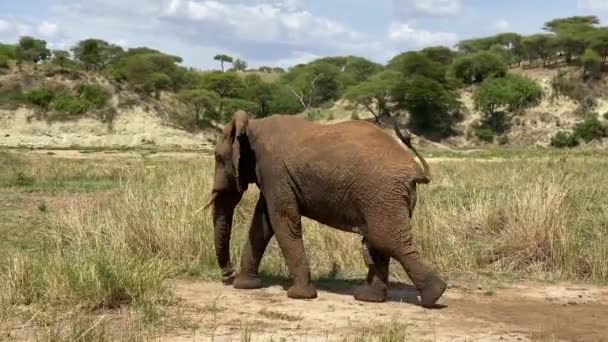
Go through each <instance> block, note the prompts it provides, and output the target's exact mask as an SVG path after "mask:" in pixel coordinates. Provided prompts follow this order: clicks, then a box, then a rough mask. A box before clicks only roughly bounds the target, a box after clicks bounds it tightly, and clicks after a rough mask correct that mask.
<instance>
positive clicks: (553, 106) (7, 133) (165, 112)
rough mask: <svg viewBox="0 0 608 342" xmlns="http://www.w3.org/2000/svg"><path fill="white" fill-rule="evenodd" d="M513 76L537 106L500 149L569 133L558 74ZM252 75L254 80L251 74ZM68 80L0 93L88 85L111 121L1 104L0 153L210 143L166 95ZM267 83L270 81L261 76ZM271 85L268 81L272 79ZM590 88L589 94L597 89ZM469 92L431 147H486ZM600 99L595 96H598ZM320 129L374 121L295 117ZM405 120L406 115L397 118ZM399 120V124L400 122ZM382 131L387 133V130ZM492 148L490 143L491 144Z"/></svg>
mask: <svg viewBox="0 0 608 342" xmlns="http://www.w3.org/2000/svg"><path fill="white" fill-rule="evenodd" d="M513 72H514V73H518V74H521V75H523V76H525V77H528V78H530V79H533V80H535V81H536V82H538V83H539V84H540V85H541V86H542V88H543V92H544V94H543V98H542V101H541V102H540V103H539V104H538V105H536V106H533V107H531V108H528V109H526V110H524V111H522V112H521V113H518V114H517V116H515V118H514V120H513V125H512V126H511V128H510V129H509V131H508V132H506V133H505V134H504V136H506V140H503V141H502V142H501V144H504V145H511V146H535V145H539V146H547V145H549V144H550V142H551V138H552V137H553V136H555V134H556V133H557V132H559V131H561V130H572V129H573V127H574V126H575V125H576V124H577V123H579V122H581V121H582V120H583V117H582V116H581V114H580V113H579V112H580V111H579V104H578V103H577V102H576V101H574V100H572V99H570V98H568V97H563V96H562V97H559V98H552V96H551V95H552V93H553V91H552V89H551V80H552V79H553V78H554V77H556V75H558V73H559V71H558V70H551V69H529V70H525V69H521V68H520V69H514V71H513ZM254 74H255V73H254ZM79 75H80V76H78V77H76V79H75V77H74V76H73V75H72V74H62V73H48V72H46V74H45V71H44V70H40V69H38V70H34V69H33V68H32V69H30V70H28V71H26V72H23V71H21V72H20V71H18V70H17V69H16V68H12V69H10V70H9V71H8V72H5V73H4V74H3V75H0V84H1V85H2V88H0V89H10V88H12V87H15V86H18V87H19V88H21V89H22V90H23V91H27V90H29V89H35V88H37V87H40V86H41V85H42V84H53V85H55V86H63V87H66V88H75V87H76V86H77V85H78V84H82V83H86V84H94V85H98V86H100V87H104V88H105V89H109V90H110V92H111V98H110V101H109V105H108V108H106V109H105V111H106V112H109V113H112V119H111V122H108V120H105V119H104V118H103V116H100V115H99V114H100V113H99V112H90V113H86V114H85V115H81V116H77V117H75V118H70V117H67V118H65V117H60V118H59V120H54V119H53V115H52V114H53V113H50V114H51V115H50V117H49V113H46V114H47V115H46V116H44V115H41V113H40V110H38V109H36V108H35V107H32V106H28V105H25V104H18V105H12V106H11V105H9V104H8V101H4V103H3V106H2V107H1V108H0V137H2V139H0V146H5V147H33V148H43V147H44V148H71V147H72V148H78V147H80V148H130V147H131V148H132V147H147V148H160V149H197V150H198V149H208V148H210V146H211V142H210V141H211V140H212V139H213V135H214V133H213V130H211V129H206V130H197V131H196V132H189V131H188V130H186V129H185V128H184V127H180V125H178V124H177V123H176V121H178V120H177V119H176V118H178V117H183V116H187V115H188V114H187V113H186V112H187V109H186V108H185V107H184V106H183V105H181V104H180V103H179V102H178V101H176V99H175V96H174V95H173V94H171V93H169V92H165V93H162V96H161V97H160V98H159V99H158V100H157V99H154V98H145V99H142V98H141V97H140V96H138V95H137V94H136V93H133V92H131V91H128V90H124V89H122V90H121V89H116V88H115V87H113V86H112V84H111V82H110V81H109V80H108V79H107V78H105V77H103V76H101V75H95V74H92V73H85V72H82V73H79ZM266 77H271V78H272V77H273V76H266ZM274 77H275V79H276V76H274ZM603 86H604V84H603V83H598V84H597V85H596V87H603ZM476 88H477V86H470V87H466V88H463V89H462V90H460V91H459V100H460V101H461V103H462V104H463V110H462V118H461V120H460V122H458V123H457V124H456V125H455V129H456V131H457V132H458V134H457V135H456V136H452V137H448V138H446V139H442V140H441V141H438V142H439V143H440V144H442V145H447V146H454V147H467V146H482V145H487V142H484V141H482V140H480V139H478V138H477V137H475V134H474V131H475V127H476V124H478V123H479V121H480V120H481V119H482V114H481V113H480V112H479V111H478V110H476V109H475V105H474V101H473V94H474V92H475V89H476ZM600 96H601V95H600ZM593 112H595V113H598V119H599V120H600V121H601V122H606V118H605V117H604V116H602V115H599V113H607V112H608V98H607V97H603V96H601V97H597V98H596V105H595V106H594V108H593ZM296 115H299V116H302V117H308V118H310V119H314V120H317V121H320V122H324V123H333V122H339V121H344V120H352V119H353V118H358V119H364V120H368V121H372V122H373V121H374V120H373V119H374V118H373V116H372V115H371V114H370V113H369V112H368V111H362V110H360V109H359V110H357V109H355V108H353V106H352V103H350V102H349V101H348V100H344V99H343V100H340V101H337V102H336V103H335V104H333V105H332V106H331V107H329V108H326V109H319V110H317V111H312V112H311V113H308V114H306V113H301V114H296ZM398 117H401V118H402V120H406V117H407V112H402V113H400V114H398ZM406 121H407V120H406ZM387 131H389V132H390V130H388V129H387ZM496 144H498V142H496ZM590 145H592V146H606V145H607V143H606V141H604V142H600V141H594V142H591V143H590Z"/></svg>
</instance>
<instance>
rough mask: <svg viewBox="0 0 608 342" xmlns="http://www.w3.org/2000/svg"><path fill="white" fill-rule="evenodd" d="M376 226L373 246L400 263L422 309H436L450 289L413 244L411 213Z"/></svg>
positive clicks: (383, 218) (385, 219)
mask: <svg viewBox="0 0 608 342" xmlns="http://www.w3.org/2000/svg"><path fill="white" fill-rule="evenodd" d="M375 222H376V223H375V224H374V225H373V228H374V229H373V230H372V229H371V228H370V232H369V239H370V243H371V244H372V245H373V246H375V247H377V248H379V249H380V250H382V251H383V252H384V253H386V254H387V255H388V256H390V257H392V258H395V259H396V260H397V261H399V263H400V264H401V266H403V268H404V269H405V271H406V272H407V274H408V276H409V277H410V279H411V280H412V282H413V283H414V285H415V286H416V289H417V290H418V292H419V293H420V297H421V299H422V303H421V304H422V306H423V307H426V308H428V307H432V306H433V305H434V304H435V303H436V302H437V300H438V299H439V298H440V297H441V296H442V295H443V292H444V291H445V289H446V287H447V285H446V283H445V282H444V281H443V280H441V278H439V276H438V275H437V274H436V273H435V271H433V270H432V269H431V268H430V267H429V266H428V265H427V264H426V263H424V262H423V261H422V259H421V258H420V254H418V251H417V250H416V248H415V246H414V244H413V241H412V234H411V228H410V218H409V213H405V215H393V216H387V215H382V216H381V217H379V219H378V220H375Z"/></svg>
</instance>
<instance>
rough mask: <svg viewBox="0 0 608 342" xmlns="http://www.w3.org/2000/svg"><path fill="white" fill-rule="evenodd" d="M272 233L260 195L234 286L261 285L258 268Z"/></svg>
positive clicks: (266, 210) (257, 287) (262, 198)
mask: <svg viewBox="0 0 608 342" xmlns="http://www.w3.org/2000/svg"><path fill="white" fill-rule="evenodd" d="M272 235H273V231H272V226H271V225H270V221H269V219H268V209H267V207H266V200H265V199H264V196H262V195H260V198H259V199H258V202H257V204H256V206H255V212H254V214H253V219H252V220H251V226H250V228H249V237H248V239H247V242H246V243H245V246H244V250H243V256H242V258H241V272H240V273H239V275H238V276H237V277H236V279H235V281H234V288H236V289H259V288H261V287H262V281H261V280H260V278H258V269H259V267H260V262H261V261H262V257H263V256H264V251H265V250H266V247H267V246H268V242H269V241H270V239H271V238H272Z"/></svg>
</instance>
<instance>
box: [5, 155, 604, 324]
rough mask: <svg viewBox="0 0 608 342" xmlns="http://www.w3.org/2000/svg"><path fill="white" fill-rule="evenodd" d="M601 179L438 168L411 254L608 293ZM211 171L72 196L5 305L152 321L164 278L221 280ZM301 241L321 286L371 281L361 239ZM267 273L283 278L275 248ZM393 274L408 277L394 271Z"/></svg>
mask: <svg viewBox="0 0 608 342" xmlns="http://www.w3.org/2000/svg"><path fill="white" fill-rule="evenodd" d="M37 163H38V162H36V161H34V162H30V163H29V164H28V163H26V164H22V166H21V167H22V168H23V170H22V171H23V172H25V173H26V174H31V175H32V177H33V178H34V181H38V178H36V177H37V176H38V175H37V174H36V173H35V172H33V168H36V169H42V170H44V169H45V168H48V169H52V166H44V167H42V168H41V166H40V165H39V164H37ZM44 163H47V162H44ZM49 163H50V162H49ZM28 165H30V167H31V168H32V169H27V167H28ZM83 167H84V166H83ZM607 168H608V161H606V160H604V159H602V158H597V159H595V158H592V157H582V158H577V160H576V162H572V161H569V160H568V159H566V158H561V159H557V158H552V159H548V160H542V161H537V160H534V159H528V160H513V161H506V162H493V163H486V162H477V161H470V162H462V161H459V162H441V163H434V164H433V165H432V169H433V174H434V182H433V183H432V184H430V185H426V186H420V187H419V192H420V193H419V202H418V207H417V208H416V211H415V213H414V222H413V229H414V236H415V242H416V244H417V245H418V247H419V249H420V251H421V252H422V254H423V256H424V258H425V259H426V260H428V261H429V263H430V264H432V265H433V266H435V267H437V268H438V269H439V270H440V271H442V272H444V273H484V274H491V275H501V274H503V275H504V274H506V275H510V276H516V277H527V278H535V279H573V280H589V281H596V282H606V281H607V280H608V210H606V208H608V175H607V174H606V173H605V170H606V169H607ZM71 170H73V171H76V172H80V171H78V170H79V169H78V168H75V169H71ZM212 170H213V168H212V164H211V161H210V160H209V159H205V158H201V159H197V160H191V161H179V162H178V161H172V162H156V163H154V164H149V165H147V167H142V166H141V165H138V166H135V167H132V169H130V170H127V171H125V172H121V173H120V177H118V182H119V186H118V188H117V190H116V191H115V192H114V193H113V194H112V195H111V196H103V197H100V198H98V199H95V200H93V199H91V198H90V196H80V197H76V198H75V199H74V200H73V202H72V203H70V204H69V205H68V206H67V207H66V208H65V209H64V210H61V211H59V212H51V213H50V214H51V215H53V216H52V221H51V224H50V227H49V228H48V229H46V230H45V231H44V234H43V235H42V236H41V238H44V240H45V241H46V242H47V243H46V245H47V248H46V249H45V252H44V254H43V255H40V256H39V257H34V256H32V257H26V256H25V255H19V254H17V255H13V256H12V258H11V262H10V267H9V268H8V270H7V272H6V274H4V275H3V280H4V282H3V285H4V287H5V288H7V289H8V291H7V293H8V294H9V296H8V299H7V300H8V301H10V303H12V304H33V303H34V304H35V303H47V304H54V305H61V304H70V305H79V306H82V307H88V308H112V307H117V306H120V305H122V304H132V305H135V306H139V307H142V308H144V309H146V308H148V309H146V310H149V311H150V312H152V313H154V310H152V309H149V308H153V307H155V306H156V305H157V304H159V303H162V302H163V301H165V300H166V299H167V294H168V292H167V289H166V288H165V287H164V284H165V282H164V281H165V280H166V279H167V278H170V277H176V276H180V275H186V274H189V273H190V274H192V273H196V274H198V275H201V276H203V277H207V278H213V279H216V277H218V275H219V271H218V270H217V265H216V261H215V257H214V249H213V242H212V241H213V229H212V223H211V217H210V212H205V211H201V210H199V209H200V208H201V207H202V206H203V204H204V203H205V201H206V200H207V197H208V196H209V194H210V187H211V183H212ZM96 172H97V171H96ZM98 172H101V174H102V175H103V174H104V171H103V170H101V171H98ZM42 174H44V172H43V173H42ZM65 177H68V176H67V175H66V176H65ZM256 199H257V191H256V190H252V191H250V192H248V193H247V195H246V196H245V198H244V199H243V201H242V202H241V204H240V205H239V207H238V209H237V213H236V216H235V224H234V228H233V234H232V240H231V241H232V242H231V249H232V256H233V258H234V263H235V264H237V265H238V263H239V260H240V254H241V249H242V247H243V244H244V241H245V238H246V236H247V230H248V227H249V222H250V220H251V214H252V210H253V207H254V204H255V200H256ZM404 210H405V209H404ZM304 241H305V245H306V249H307V254H308V258H309V260H310V262H311V266H312V272H313V275H314V276H315V277H317V278H321V277H332V276H337V277H350V276H358V277H360V276H362V275H363V274H365V268H364V263H363V261H362V258H361V253H360V238H359V237H358V236H356V235H352V234H347V233H343V232H339V231H337V230H334V229H330V228H327V227H324V226H321V225H319V224H318V223H316V222H313V221H311V220H308V219H305V220H304ZM262 270H263V272H266V273H270V274H276V275H283V276H285V275H287V269H286V267H285V261H284V259H283V257H282V255H281V253H280V251H279V249H278V248H277V245H276V242H275V241H274V239H273V241H272V243H271V245H270V247H269V249H268V251H267V253H266V255H265V257H264V260H263V263H262ZM391 270H392V271H393V272H395V273H397V274H402V275H404V274H403V273H402V270H401V268H400V267H399V266H394V267H392V268H391Z"/></svg>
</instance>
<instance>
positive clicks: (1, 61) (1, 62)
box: [0, 55, 9, 69]
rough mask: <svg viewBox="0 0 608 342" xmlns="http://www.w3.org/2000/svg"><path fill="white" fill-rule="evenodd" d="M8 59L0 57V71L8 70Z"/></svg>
mask: <svg viewBox="0 0 608 342" xmlns="http://www.w3.org/2000/svg"><path fill="white" fill-rule="evenodd" d="M8 67H9V65H8V57H7V56H3V55H0V69H8Z"/></svg>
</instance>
